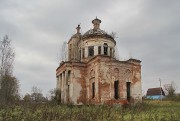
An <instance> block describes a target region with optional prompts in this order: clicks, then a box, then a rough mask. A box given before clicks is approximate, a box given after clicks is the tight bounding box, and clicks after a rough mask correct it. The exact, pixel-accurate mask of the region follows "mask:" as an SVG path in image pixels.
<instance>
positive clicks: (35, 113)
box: [0, 101, 180, 121]
mask: <svg viewBox="0 0 180 121" xmlns="http://www.w3.org/2000/svg"><path fill="white" fill-rule="evenodd" d="M0 121H180V102H175V101H162V102H161V101H145V102H143V103H142V104H137V105H134V106H128V107H125V108H123V107H120V106H117V105H116V106H106V105H100V106H87V105H84V106H72V105H70V106H67V105H55V104H53V105H52V104H28V103H27V104H20V105H11V106H10V105H9V106H1V107H0Z"/></svg>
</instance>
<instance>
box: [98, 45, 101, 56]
mask: <svg viewBox="0 0 180 121" xmlns="http://www.w3.org/2000/svg"><path fill="white" fill-rule="evenodd" d="M98 54H99V55H100V54H101V46H98Z"/></svg>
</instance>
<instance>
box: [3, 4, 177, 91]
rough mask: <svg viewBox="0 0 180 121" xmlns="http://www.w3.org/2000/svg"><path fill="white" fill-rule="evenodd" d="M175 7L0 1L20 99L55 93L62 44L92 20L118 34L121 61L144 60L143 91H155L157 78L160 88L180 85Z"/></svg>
mask: <svg viewBox="0 0 180 121" xmlns="http://www.w3.org/2000/svg"><path fill="white" fill-rule="evenodd" d="M179 4H180V2H179V0H174V1H173V2H172V1H168V0H159V1H156V0H149V1H143V0H139V1H133V2H132V1H124V0H120V1H119V0H114V1H108V0H99V1H95V0H92V1H85V0H79V1H76V2H75V1H71V0H60V1H59V0H54V1H49V0H31V1H24V0H16V1H13V0H1V1H0V16H1V19H0V37H2V36H3V35H4V34H9V36H10V38H11V39H12V41H13V45H14V48H15V50H16V61H15V62H16V63H15V75H16V76H17V78H19V80H20V83H21V89H22V93H23V94H24V93H26V92H29V91H30V89H31V87H32V86H34V85H37V86H38V87H40V88H41V89H43V90H44V93H46V92H47V91H48V90H49V89H52V88H55V84H56V79H55V69H56V67H57V66H58V61H57V54H59V53H60V52H59V50H60V47H61V45H62V43H63V42H64V41H68V40H69V38H70V37H71V35H73V34H74V33H75V28H76V26H77V24H79V23H81V27H82V29H81V32H82V33H84V32H86V31H87V30H88V29H90V28H92V24H91V21H92V19H94V18H95V17H96V16H97V17H98V18H100V19H101V20H102V24H101V28H102V29H105V30H106V31H107V32H109V33H110V32H111V31H114V32H116V33H117V38H116V41H117V46H118V50H119V55H120V57H121V58H128V57H129V56H130V54H131V55H132V57H133V58H137V59H140V60H142V81H143V90H144V91H146V90H147V88H149V87H153V86H158V85H159V82H158V81H155V80H158V78H159V77H160V78H162V80H164V82H163V83H170V81H174V82H175V83H177V85H180V83H179V81H178V80H179V79H180V77H179V75H178V73H179V72H180V65H179V62H180V57H179V56H178V55H179V53H180V49H179V45H180V41H179V39H180V35H179V32H180V23H179V20H180V14H178V12H179V8H180V7H179ZM25 55H26V56H25ZM25 58H28V60H29V61H27V59H25ZM179 88H180V87H179Z"/></svg>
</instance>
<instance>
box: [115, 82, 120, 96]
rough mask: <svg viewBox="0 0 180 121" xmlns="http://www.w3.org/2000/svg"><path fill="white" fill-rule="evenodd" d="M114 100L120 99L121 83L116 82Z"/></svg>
mask: <svg viewBox="0 0 180 121" xmlns="http://www.w3.org/2000/svg"><path fill="white" fill-rule="evenodd" d="M114 98H115V99H118V98H119V81H118V80H117V81H114Z"/></svg>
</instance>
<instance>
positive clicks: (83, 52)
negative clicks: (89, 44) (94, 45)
mask: <svg viewBox="0 0 180 121" xmlns="http://www.w3.org/2000/svg"><path fill="white" fill-rule="evenodd" d="M84 51H85V49H84V48H83V49H82V58H84Z"/></svg>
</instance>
